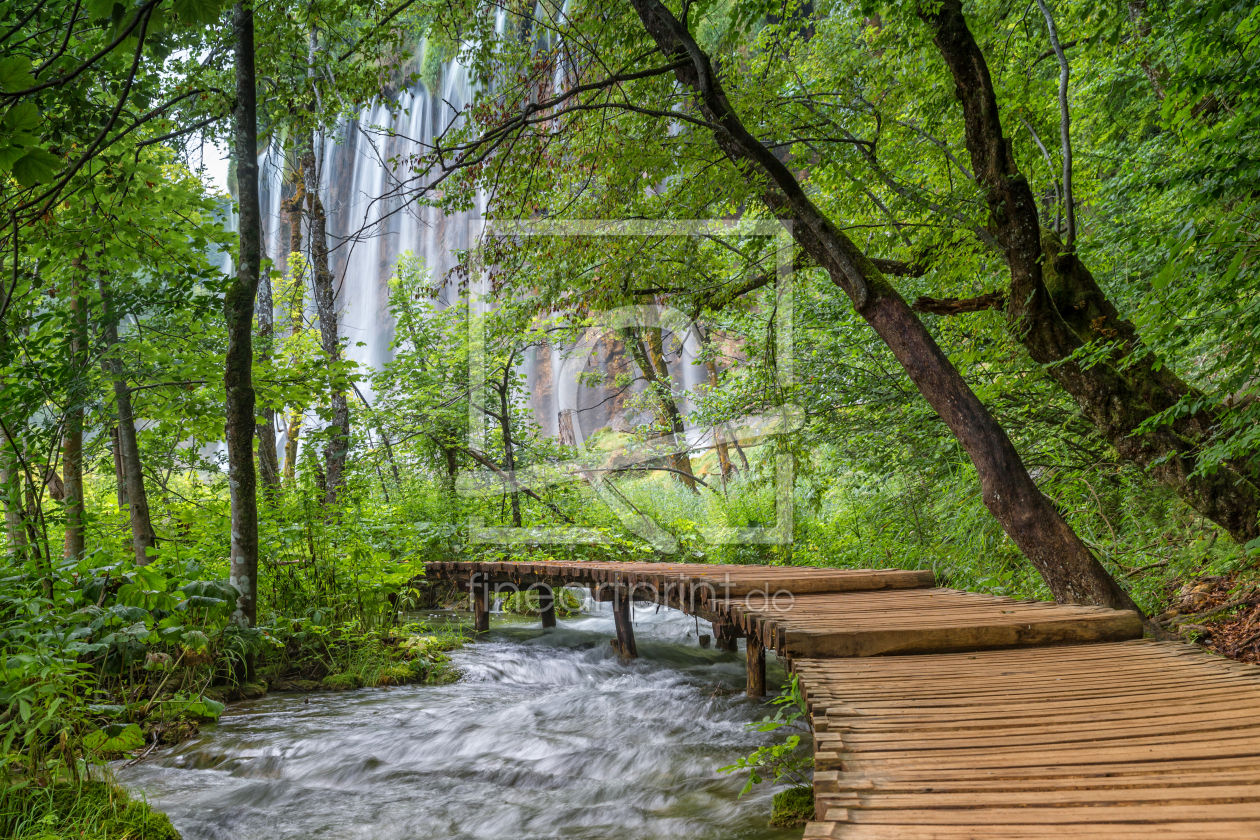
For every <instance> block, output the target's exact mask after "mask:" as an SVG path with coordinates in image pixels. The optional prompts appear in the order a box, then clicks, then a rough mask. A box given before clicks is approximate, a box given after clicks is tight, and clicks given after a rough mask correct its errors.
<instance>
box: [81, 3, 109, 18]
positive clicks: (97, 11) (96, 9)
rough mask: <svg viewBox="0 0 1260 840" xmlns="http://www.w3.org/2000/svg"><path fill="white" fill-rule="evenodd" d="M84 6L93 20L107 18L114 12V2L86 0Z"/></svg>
mask: <svg viewBox="0 0 1260 840" xmlns="http://www.w3.org/2000/svg"><path fill="white" fill-rule="evenodd" d="M84 5H85V6H86V7H87V11H88V15H89V16H91V17H92V18H93V19H95V18H103V17H109V16H110V14H112V13H113V11H114V0H87V3H85V4H84Z"/></svg>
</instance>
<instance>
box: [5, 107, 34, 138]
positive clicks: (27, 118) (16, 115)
mask: <svg viewBox="0 0 1260 840" xmlns="http://www.w3.org/2000/svg"><path fill="white" fill-rule="evenodd" d="M4 127H5V128H7V129H9V130H10V131H34V130H35V129H37V128H39V109H38V108H36V107H35V103H33V102H19V103H18V104H16V105H14V106H13V107H12V108H10V109H9V110H8V111H7V112H6V113H5V115H4Z"/></svg>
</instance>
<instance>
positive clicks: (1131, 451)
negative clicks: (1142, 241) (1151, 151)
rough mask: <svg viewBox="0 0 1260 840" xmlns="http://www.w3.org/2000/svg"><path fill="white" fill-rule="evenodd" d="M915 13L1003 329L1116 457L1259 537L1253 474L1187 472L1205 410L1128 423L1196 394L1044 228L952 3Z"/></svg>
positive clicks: (1204, 430)
mask: <svg viewBox="0 0 1260 840" xmlns="http://www.w3.org/2000/svg"><path fill="white" fill-rule="evenodd" d="M920 15H921V17H922V18H923V19H924V20H925V21H926V22H927V23H928V25H929V26H931V27H932V31H933V40H934V42H935V43H936V46H937V49H938V50H939V52H940V53H941V55H942V56H943V57H944V59H945V63H946V64H947V65H948V66H949V68H950V71H951V72H952V73H953V77H954V83H955V88H956V91H957V94H958V97H959V99H960V100H961V102H962V109H963V118H964V125H965V129H966V138H967V149H968V151H969V152H970V154H971V161H972V166H973V167H974V168H975V173H976V179H977V181H978V182H979V183H980V184H981V185H983V186H984V188H985V190H986V192H987V199H988V204H989V207H990V208H991V210H992V212H991V214H990V220H989V228H990V230H991V231H992V233H993V235H994V236H995V237H996V239H997V241H998V243H999V244H1000V245H1001V247H1002V250H1003V251H1004V252H1005V254H1006V259H1007V264H1008V265H1009V268H1010V274H1011V288H1010V294H1009V295H1008V300H1009V304H1008V305H1007V319H1008V322H1009V325H1010V330H1011V333H1012V335H1014V336H1015V337H1016V339H1017V340H1018V341H1019V342H1020V343H1021V344H1023V345H1024V347H1025V348H1027V350H1028V352H1029V355H1031V356H1032V358H1033V359H1034V360H1036V361H1037V362H1039V363H1041V364H1043V365H1046V366H1047V370H1048V373H1049V375H1050V376H1051V377H1053V378H1054V380H1055V381H1056V382H1057V383H1058V384H1059V385H1060V386H1062V387H1063V389H1064V390H1066V391H1067V392H1068V393H1069V394H1071V395H1072V396H1073V398H1075V399H1076V401H1077V403H1078V404H1079V405H1080V407H1081V410H1082V412H1083V413H1084V414H1085V416H1087V417H1088V418H1089V419H1090V420H1091V421H1092V422H1093V424H1094V426H1095V427H1096V428H1097V429H1098V431H1099V432H1100V433H1101V434H1102V435H1103V437H1105V438H1106V439H1107V441H1108V442H1110V443H1111V445H1112V446H1114V447H1115V449H1116V451H1117V452H1119V454H1120V456H1121V457H1123V458H1124V459H1125V460H1128V461H1132V462H1133V463H1136V464H1138V465H1140V466H1143V467H1145V468H1147V470H1148V471H1149V472H1150V473H1151V474H1152V475H1153V476H1155V477H1156V478H1157V479H1158V480H1159V481H1161V482H1162V483H1164V484H1165V485H1167V486H1168V487H1171V488H1172V489H1173V490H1175V491H1176V492H1177V493H1178V495H1180V496H1181V498H1182V499H1184V500H1185V501H1186V502H1187V503H1188V504H1189V505H1190V506H1191V507H1193V508H1194V509H1195V510H1197V511H1199V512H1200V513H1202V514H1203V515H1204V516H1206V517H1207V518H1208V519H1210V520H1212V521H1213V522H1215V523H1217V524H1218V525H1220V526H1221V527H1222V528H1224V529H1225V530H1226V531H1228V532H1229V534H1230V535H1231V536H1232V537H1233V538H1234V539H1235V540H1237V541H1238V542H1239V543H1246V542H1248V541H1250V540H1253V539H1256V538H1257V537H1260V482H1258V481H1257V476H1256V475H1255V474H1254V472H1252V471H1251V469H1250V468H1248V467H1247V466H1246V465H1244V464H1239V463H1226V464H1223V465H1221V466H1220V467H1219V468H1218V469H1217V470H1216V471H1215V472H1213V473H1212V474H1211V475H1203V474H1196V472H1195V470H1196V466H1197V461H1196V456H1197V449H1198V444H1199V443H1200V442H1202V441H1204V440H1206V439H1208V438H1209V437H1210V436H1211V435H1212V433H1213V429H1214V427H1215V426H1216V425H1217V423H1218V422H1219V418H1218V417H1217V416H1216V415H1215V414H1214V412H1213V411H1212V410H1211V409H1207V408H1200V409H1199V410H1197V411H1194V412H1191V413H1187V414H1185V415H1184V416H1180V417H1177V418H1175V419H1174V420H1173V421H1171V423H1170V424H1169V425H1165V426H1160V427H1158V428H1156V429H1153V430H1150V431H1146V432H1139V431H1138V428H1139V426H1141V425H1142V424H1143V423H1144V422H1145V421H1147V420H1149V419H1150V418H1151V417H1153V416H1154V415H1155V414H1157V413H1158V412H1161V411H1163V410H1165V409H1167V408H1170V407H1171V406H1173V405H1175V404H1176V403H1178V402H1179V401H1181V400H1183V398H1186V397H1190V396H1192V395H1193V393H1194V392H1193V391H1192V389H1191V388H1190V386H1188V385H1187V384H1186V383H1184V382H1183V381H1181V380H1180V379H1179V378H1178V377H1177V376H1176V375H1175V374H1174V373H1173V372H1172V371H1171V370H1169V369H1168V368H1167V367H1166V366H1164V365H1161V364H1160V363H1159V362H1158V360H1157V359H1156V358H1155V356H1154V354H1152V353H1151V352H1150V350H1149V348H1147V347H1145V346H1144V345H1143V344H1142V342H1141V340H1140V338H1139V336H1138V335H1137V331H1136V329H1135V328H1134V327H1133V325H1132V324H1131V323H1129V322H1128V321H1125V320H1124V319H1122V318H1121V317H1120V315H1119V313H1118V312H1117V310H1116V307H1115V306H1114V305H1113V304H1112V303H1111V301H1109V300H1108V299H1107V296H1106V294H1105V293H1104V292H1103V290H1102V288H1101V287H1100V286H1099V285H1098V283H1097V281H1096V280H1095V279H1094V277H1093V275H1092V274H1091V273H1090V271H1089V270H1088V269H1087V268H1086V266H1085V265H1084V263H1082V262H1081V260H1080V259H1079V258H1078V257H1077V256H1076V254H1074V253H1071V252H1070V251H1068V250H1066V249H1064V248H1063V247H1062V246H1061V244H1060V243H1059V242H1058V239H1057V237H1056V236H1054V235H1053V234H1049V233H1043V231H1042V229H1041V223H1040V219H1039V217H1038V214H1037V205H1036V200H1035V199H1034V197H1033V193H1032V188H1031V187H1030V186H1029V184H1028V180H1027V178H1026V177H1025V176H1024V175H1023V174H1022V173H1020V171H1019V168H1018V166H1017V165H1016V162H1015V158H1014V156H1013V154H1012V150H1011V147H1010V144H1009V141H1008V139H1007V138H1006V137H1005V136H1004V135H1003V132H1002V122H1001V117H1000V114H999V111H998V104H997V95H996V93H995V91H994V88H993V82H992V79H991V77H990V75H989V69H988V65H987V64H986V62H985V59H984V54H983V52H982V51H981V50H980V47H979V45H978V44H977V43H976V40H975V38H974V37H973V36H972V33H971V30H970V29H969V28H968V26H967V21H966V18H965V17H964V16H963V11H962V4H961V1H960V0H943V2H942V3H940V4H939V6H937V7H935V10H934V11H931V12H929V11H922V12H920ZM1093 341H1098V342H1100V343H1112V345H1113V347H1114V350H1113V352H1112V356H1111V358H1110V359H1108V360H1105V361H1103V362H1100V363H1097V364H1090V365H1085V364H1083V363H1081V362H1079V361H1077V356H1076V354H1077V353H1078V351H1081V350H1083V349H1085V347H1086V343H1087V342H1093Z"/></svg>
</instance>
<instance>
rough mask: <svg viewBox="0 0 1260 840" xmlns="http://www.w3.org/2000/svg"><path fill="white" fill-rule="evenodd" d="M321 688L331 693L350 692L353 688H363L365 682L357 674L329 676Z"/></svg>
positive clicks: (325, 678)
mask: <svg viewBox="0 0 1260 840" xmlns="http://www.w3.org/2000/svg"><path fill="white" fill-rule="evenodd" d="M320 687H321V688H326V689H328V690H329V691H349V690H350V689H352V688H362V687H363V680H362V678H360V677H359V675H358V674H355V673H345V674H329V675H328V676H326V677H324V679H323V681H322V682H321V683H320Z"/></svg>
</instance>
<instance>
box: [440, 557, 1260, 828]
mask: <svg viewBox="0 0 1260 840" xmlns="http://www.w3.org/2000/svg"><path fill="white" fill-rule="evenodd" d="M426 574H427V575H428V576H429V578H430V579H438V580H451V581H455V582H457V583H458V584H459V585H461V586H463V587H464V588H466V589H468V590H469V591H470V593H471V594H472V595H473V596H474V605H475V608H476V612H477V622H478V627H479V628H481V629H484V628H486V627H488V619H489V613H488V609H489V601H490V595H491V593H493V592H494V591H495V590H496V589H499V590H506V591H512V590H513V589H527V588H530V587H533V588H534V589H535V590H536V591H540V593H542V596H543V600H544V603H543V606H544V610H546V608H547V605H548V604H549V603H550V602H551V589H552V587H559V586H564V585H580V586H586V587H589V588H590V589H591V591H592V593H593V594H594V595H595V597H596V598H597V599H598V600H602V601H612V602H613V603H614V618H615V619H616V623H617V640H616V641H614V642H613V644H614V646H616V647H617V648H618V649H619V650H620V651H621V652H622V653H623V654H625V655H628V656H633V655H635V652H636V650H635V645H634V635H633V630H632V628H631V626H630V612H629V607H630V604H631V603H632V602H633V601H649V602H655V603H658V604H663V605H666V606H670V607H674V608H677V609H681V610H683V611H684V612H687V613H688V614H695V615H699V616H701V617H703V618H706V619H708V620H710V621H712V622H713V626H714V634H715V636H716V637H717V640H718V644H719V646H722V647H726V648H727V649H728V650H733V649H735V640H736V639H737V638H746V639H747V644H746V651H747V657H748V691H749V694H750V695H754V696H756V695H760V694H764V691H765V658H764V651H765V650H766V649H767V648H768V649H772V650H774V651H776V652H777V653H778V654H779V656H780V658H782V659H783V660H784V661H785V663H786V665H787V667H788V668H789V669H790V670H791V671H793V672H794V673H796V674H797V675H799V676H800V678H801V683H802V685H803V686H804V687H805V691H806V696H807V698H808V700H809V703H810V709H811V712H812V716H813V720H814V727H815V742H814V747H815V759H816V772H815V779H814V787H815V799H816V802H817V814H816V817H817V821H816V822H813V823H810V824H809V826H808V827H807V828H806V831H805V840H822V839H823V838H844V840H998V839H999V838H1012V840H1013V838H1021V839H1022V840H1051V838H1053V840H1130V838H1133V840H1136V838H1148V837H1149V838H1167V839H1168V840H1172V839H1173V838H1179V839H1180V840H1198V838H1204V840H1206V839H1207V838H1212V840H1232V839H1233V838H1256V840H1260V668H1256V667H1255V666H1253V665H1244V664H1240V663H1236V662H1231V661H1229V660H1224V659H1220V658H1217V657H1214V656H1211V655H1210V654H1207V653H1206V652H1204V651H1202V650H1201V649H1199V648H1196V647H1194V646H1192V645H1188V644H1183V643H1177V642H1150V641H1143V640H1141V635H1142V628H1141V623H1140V622H1139V621H1138V617H1137V616H1136V615H1135V614H1134V613H1131V612H1126V611H1118V610H1108V609H1102V608H1095V607H1068V606H1059V605H1055V604H1049V603H1043V602H1036V601H1016V600H1012V599H1009V598H1000V597H995V596H989V595H977V594H974V593H968V592H963V591H960V590H955V589H944V588H938V587H935V586H934V583H935V581H934V579H933V577H932V575H931V573H930V572H906V571H900V570H888V571H879V570H840V569H820V568H795V567H767V566H716V565H696V564H670V563H584V562H574V563H545V564H541V563H433V564H429V566H428V567H427V569H426ZM554 621H555V619H554V612H552V614H551V616H550V617H548V616H547V614H546V612H544V618H543V623H544V625H547V624H548V623H550V624H554Z"/></svg>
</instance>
